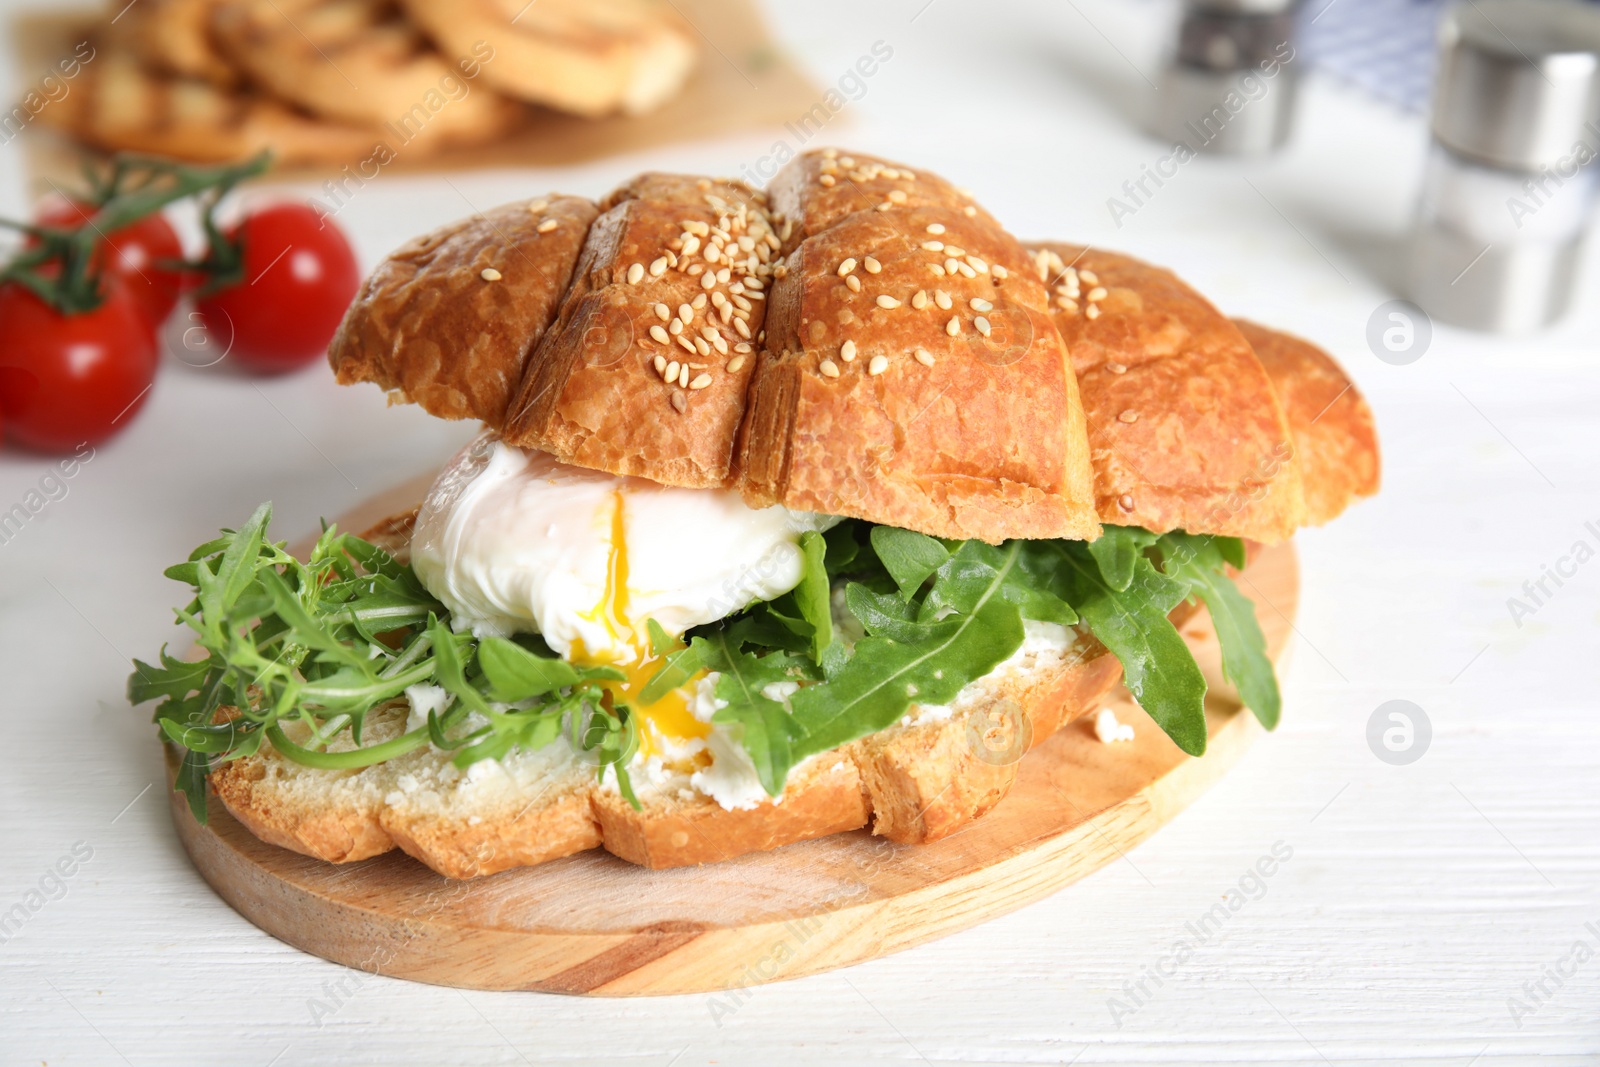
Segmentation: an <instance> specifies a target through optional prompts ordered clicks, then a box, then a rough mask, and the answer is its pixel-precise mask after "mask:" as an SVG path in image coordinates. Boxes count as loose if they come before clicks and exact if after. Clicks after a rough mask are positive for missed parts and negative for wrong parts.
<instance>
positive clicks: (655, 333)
mask: <svg viewBox="0 0 1600 1067" xmlns="http://www.w3.org/2000/svg"><path fill="white" fill-rule="evenodd" d="M650 336H651V337H652V338H653V339H654V340H656V341H659V342H660V343H661V344H664V345H668V344H671V343H672V336H671V335H670V334H668V333H667V331H666V330H664V329H662V328H661V327H660V326H652V327H650Z"/></svg>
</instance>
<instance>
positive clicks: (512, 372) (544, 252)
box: [328, 196, 598, 425]
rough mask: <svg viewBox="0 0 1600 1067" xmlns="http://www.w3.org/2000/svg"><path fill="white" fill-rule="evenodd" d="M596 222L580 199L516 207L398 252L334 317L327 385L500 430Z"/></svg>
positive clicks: (436, 233)
mask: <svg viewBox="0 0 1600 1067" xmlns="http://www.w3.org/2000/svg"><path fill="white" fill-rule="evenodd" d="M597 212H598V209H597V208H596V207H595V205H594V204H593V203H592V202H591V201H589V200H585V199H582V198H581V197H572V196H551V197H548V198H541V199H539V200H534V201H520V202H517V203H512V204H506V205H503V206H501V207H498V208H495V209H493V210H491V211H489V212H488V213H486V214H482V215H474V216H472V217H471V218H468V219H463V220H462V221H460V222H457V223H455V224H453V225H450V226H446V227H444V228H442V229H439V230H435V231H434V232H433V233H430V234H428V235H426V236H424V237H419V238H417V239H415V240H413V241H410V242H408V243H407V244H405V245H403V246H402V247H401V248H400V249H399V250H398V251H396V252H394V253H393V254H392V255H390V256H389V258H387V259H386V260H384V261H383V263H381V264H379V266H378V268H377V270H375V271H373V272H372V274H371V276H370V277H368V278H367V280H366V281H365V282H364V283H363V284H362V286H361V290H360V292H359V293H357V295H356V298H355V300H354V301H353V302H352V303H351V305H350V309H349V311H347V312H346V313H345V317H344V321H343V322H342V323H340V325H339V331H338V333H336V334H335V335H334V338H333V342H332V344H330V345H329V347H328V361H329V363H331V364H332V366H333V370H334V374H335V376H336V377H337V378H338V380H339V381H340V382H341V383H350V382H376V383H377V384H378V385H380V386H382V387H383V388H385V389H389V390H394V391H397V392H399V393H400V394H402V395H403V396H404V397H405V398H406V399H409V400H412V401H415V402H416V403H418V404H421V405H422V407H424V408H425V409H427V410H428V411H429V412H430V413H432V414H434V415H437V416H439V417H440V418H445V419H466V418H473V419H481V420H483V421H484V422H487V423H490V424H491V425H499V424H500V423H501V422H502V421H503V420H504V418H505V412H506V407H507V405H508V404H509V403H510V401H511V399H512V397H513V396H514V395H515V392H516V389H517V385H518V383H519V382H520V381H521V380H522V374H523V368H524V366H525V365H526V363H527V360H528V357H529V354H530V353H531V352H532V351H533V350H534V348H535V346H537V345H538V344H539V342H540V341H541V339H542V338H543V337H544V336H545V332H546V330H547V329H548V328H549V326H550V323H551V322H552V321H553V320H554V319H555V316H556V308H557V304H558V302H559V301H560V299H561V294H562V293H564V292H565V291H566V289H567V285H568V283H569V281H570V279H571V277H572V271H573V267H574V265H575V264H576V263H577V259H578V252H579V249H581V248H582V247H583V242H584V238H585V236H586V235H587V234H588V232H589V225H590V223H591V222H593V221H594V218H595V215H596V214H597ZM551 223H554V224H555V225H554V226H553V227H552V226H551V225H550V224H551ZM541 228H543V229H544V230H545V232H542V233H541V232H540V230H541ZM485 271H488V272H490V274H489V277H488V278H486V277H485V274H484V272H485Z"/></svg>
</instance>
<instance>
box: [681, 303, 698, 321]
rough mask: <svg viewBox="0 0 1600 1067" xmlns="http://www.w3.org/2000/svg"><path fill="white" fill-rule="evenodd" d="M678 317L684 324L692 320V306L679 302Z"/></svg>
mask: <svg viewBox="0 0 1600 1067" xmlns="http://www.w3.org/2000/svg"><path fill="white" fill-rule="evenodd" d="M678 318H679V319H681V320H682V321H683V324H684V325H685V326H687V325H689V324H690V323H691V322H693V321H694V308H692V307H690V306H689V305H688V304H679V305H678Z"/></svg>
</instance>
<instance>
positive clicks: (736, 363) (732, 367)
mask: <svg viewBox="0 0 1600 1067" xmlns="http://www.w3.org/2000/svg"><path fill="white" fill-rule="evenodd" d="M743 367H744V357H743V356H734V357H733V358H732V359H730V360H728V373H729V374H738V373H739V371H740V370H742V369H743Z"/></svg>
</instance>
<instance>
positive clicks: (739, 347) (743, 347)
mask: <svg viewBox="0 0 1600 1067" xmlns="http://www.w3.org/2000/svg"><path fill="white" fill-rule="evenodd" d="M733 350H734V351H735V352H740V353H744V354H746V355H748V354H749V353H751V352H753V351H755V349H754V348H753V347H751V346H750V345H749V344H746V343H745V342H744V341H740V342H739V343H738V344H736V345H734V346H733Z"/></svg>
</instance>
